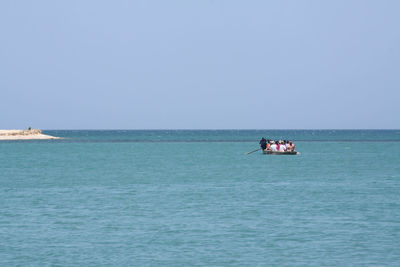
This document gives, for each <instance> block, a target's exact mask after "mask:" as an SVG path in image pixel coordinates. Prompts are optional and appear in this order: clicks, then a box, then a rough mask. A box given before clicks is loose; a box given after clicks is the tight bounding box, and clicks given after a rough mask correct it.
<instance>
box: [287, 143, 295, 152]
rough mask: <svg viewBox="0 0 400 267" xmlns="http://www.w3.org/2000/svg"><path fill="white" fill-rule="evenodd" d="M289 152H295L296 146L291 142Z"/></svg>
mask: <svg viewBox="0 0 400 267" xmlns="http://www.w3.org/2000/svg"><path fill="white" fill-rule="evenodd" d="M288 150H289V151H294V144H293V142H292V141H289V146H288Z"/></svg>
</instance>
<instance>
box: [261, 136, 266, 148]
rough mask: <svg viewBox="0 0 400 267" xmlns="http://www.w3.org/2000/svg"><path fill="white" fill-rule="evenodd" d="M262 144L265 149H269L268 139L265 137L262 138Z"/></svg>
mask: <svg viewBox="0 0 400 267" xmlns="http://www.w3.org/2000/svg"><path fill="white" fill-rule="evenodd" d="M260 146H261V148H262V149H263V150H265V149H267V140H266V139H265V138H264V137H263V138H261V140H260Z"/></svg>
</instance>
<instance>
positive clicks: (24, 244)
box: [0, 130, 400, 266]
mask: <svg viewBox="0 0 400 267" xmlns="http://www.w3.org/2000/svg"><path fill="white" fill-rule="evenodd" d="M44 133H45V134H49V135H53V136H59V137H63V139H60V140H35V141H0V266H400V130H104V131H102V130H45V131H44ZM262 137H265V138H268V139H276V140H279V139H288V140H292V141H294V143H295V145H296V150H297V151H299V152H301V154H299V155H295V156H293V155H291V156H289V155H285V156H283V155H264V154H262V152H261V151H256V152H254V153H250V154H246V152H251V151H254V150H256V149H258V148H259V144H258V142H259V140H260V139H261V138H262Z"/></svg>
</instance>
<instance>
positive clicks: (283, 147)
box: [279, 144, 286, 152]
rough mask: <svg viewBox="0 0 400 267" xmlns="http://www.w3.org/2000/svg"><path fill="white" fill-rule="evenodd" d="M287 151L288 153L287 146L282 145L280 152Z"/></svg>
mask: <svg viewBox="0 0 400 267" xmlns="http://www.w3.org/2000/svg"><path fill="white" fill-rule="evenodd" d="M285 151H286V146H285V145H282V144H281V145H280V146H279V152H285Z"/></svg>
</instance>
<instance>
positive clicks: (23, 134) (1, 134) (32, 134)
mask: <svg viewBox="0 0 400 267" xmlns="http://www.w3.org/2000/svg"><path fill="white" fill-rule="evenodd" d="M35 139H60V137H55V136H51V135H47V134H43V133H42V131H41V130H39V129H31V130H0V140H35Z"/></svg>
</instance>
